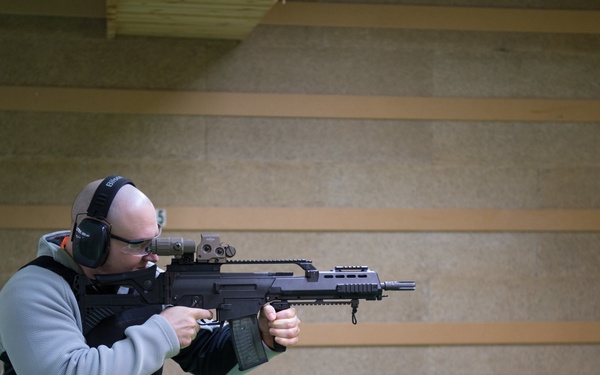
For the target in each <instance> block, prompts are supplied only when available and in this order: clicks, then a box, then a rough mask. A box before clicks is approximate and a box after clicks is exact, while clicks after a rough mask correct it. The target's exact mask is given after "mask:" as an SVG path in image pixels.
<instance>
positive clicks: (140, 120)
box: [0, 16, 600, 374]
mask: <svg viewBox="0 0 600 375" xmlns="http://www.w3.org/2000/svg"><path fill="white" fill-rule="evenodd" d="M599 66H600V37H599V36H598V35H581V34H576V35H564V34H562V35H561V34H519V33H490V32H488V33H476V32H459V31H456V32H448V31H410V30H380V29H338V28H315V27H275V26H259V27H258V28H257V29H256V30H255V31H254V32H253V33H252V34H251V35H250V37H249V38H248V39H247V40H245V41H244V42H242V43H240V44H237V43H234V42H226V41H203V40H184V39H159V38H127V37H121V38H117V39H115V40H106V39H105V38H104V25H103V22H102V21H100V20H89V19H83V20H82V19H49V18H36V17H16V16H1V17H0V85H4V86H52V87H84V88H88V87H89V88H122V89H165V90H191V91H231V92H265V93H308V94H336V95H390V96H441V97H443V96H465V97H510V98H527V97H535V98H561V99H563V98H574V99H599V98H600V73H599V70H598V67H599ZM0 139H1V144H2V147H0V168H1V171H2V174H1V177H0V191H1V192H2V194H1V195H0V204H27V205H29V204H31V205H47V204H50V205H55V204H56V205H67V204H70V203H71V201H72V199H73V197H74V196H75V194H76V193H77V192H78V191H79V189H80V188H81V187H82V186H83V185H84V184H85V183H87V182H89V181H91V180H94V179H97V178H101V177H104V176H105V175H107V174H111V173H117V174H122V175H125V176H128V177H129V178H131V179H132V180H134V181H135V182H136V184H137V185H138V186H139V187H140V188H141V189H142V190H144V191H145V192H146V193H147V194H148V195H149V196H150V197H151V198H152V199H153V200H154V202H155V203H156V206H157V207H160V206H197V207H356V208H442V209H443V208H500V209H523V208H527V209H547V208H549V209H600V197H599V195H598V191H600V147H599V146H598V145H600V128H599V127H598V123H564V122H557V123H529V122H527V123H526V122H461V121H410V120H359V119H350V120H346V119H318V118H317V119H299V118H260V117H258V118H256V117H208V116H171V115H161V116H158V115H134V114H100V113H46V112H23V111H4V112H0ZM43 232H44V231H42V230H39V229H35V228H31V229H27V228H26V229H7V228H0V243H2V246H0V257H1V262H0V285H1V284H3V283H4V282H5V281H6V280H7V279H8V278H9V277H10V275H11V274H12V273H13V272H14V271H15V270H16V269H17V268H18V267H19V266H20V265H22V264H24V263H25V262H26V261H27V260H28V259H30V258H32V257H34V256H35V252H36V243H37V239H38V238H39V236H40V235H41V234H42V233H43ZM166 233H167V234H169V235H183V236H186V237H189V238H195V239H198V238H199V234H198V233H189V232H174V231H169V230H168V226H167V230H166ZM221 237H222V239H223V240H225V241H227V242H229V243H231V244H233V245H235V246H236V247H237V248H238V254H240V255H239V257H242V258H249V259H256V258H267V259H270V258H308V259H312V260H313V261H314V263H315V265H316V266H317V267H318V268H319V269H330V268H332V267H333V266H335V265H338V264H367V265H369V266H370V267H371V268H373V269H375V270H377V271H378V272H379V273H380V276H381V278H382V279H414V280H415V281H416V282H417V284H418V289H417V291H415V292H411V293H404V294H401V295H394V296H393V297H391V298H388V299H387V300H385V301H384V302H380V303H364V304H363V305H361V307H360V309H359V315H358V318H359V321H360V322H361V323H376V322H514V321H598V320H599V319H600V297H599V296H600V276H599V273H598V271H599V270H600V247H599V245H598V244H599V243H600V234H599V233H597V232H581V233H574V232H558V233H553V232H550V233H535V232H533V233H532V232H524V233H515V232H500V233H463V232H451V233H440V232H415V233H412V232H391V233H378V232H364V233H363V232H352V233H333V232H314V233H313V232H225V233H221ZM241 254H243V255H241ZM299 310H300V313H301V318H302V320H303V321H304V322H306V323H316V322H326V323H328V322H348V321H349V319H350V312H349V308H347V307H345V306H344V307H331V308H308V307H306V308H304V307H303V308H300V309H299ZM275 361H276V363H275V362H274V363H273V364H271V365H267V366H263V367H262V368H260V369H258V370H257V371H256V373H257V374H275V373H281V372H283V371H285V372H286V373H288V374H305V373H316V374H323V373H328V372H344V373H347V374H367V373H379V374H400V373H406V374H575V373H577V374H596V373H597V371H598V368H600V347H598V346H597V345H527V346H514V345H498V346H425V347H420V346H415V347H356V348H307V347H302V348H294V349H292V350H289V351H288V353H286V354H285V356H282V357H281V358H277V359H276V360H275ZM169 373H170V374H176V373H179V372H178V371H177V370H176V369H175V368H174V367H173V366H171V364H169Z"/></svg>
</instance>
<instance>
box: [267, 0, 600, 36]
mask: <svg viewBox="0 0 600 375" xmlns="http://www.w3.org/2000/svg"><path fill="white" fill-rule="evenodd" d="M598 20H600V11H596V10H555V9H506V8H477V7H448V6H411V5H389V4H333V3H302V2H290V3H286V4H280V3H278V4H276V5H275V6H274V7H273V8H271V10H270V11H269V13H267V14H266V16H265V17H264V18H263V20H262V21H261V23H262V24H265V25H281V26H313V27H315V26H317V27H319V26H320V27H357V28H387V29H418V30H465V31H494V32H531V33H583V34H599V33H600V22H599V21H598Z"/></svg>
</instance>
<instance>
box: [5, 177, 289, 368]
mask: <svg viewBox="0 0 600 375" xmlns="http://www.w3.org/2000/svg"><path fill="white" fill-rule="evenodd" d="M72 222H73V229H72V230H71V231H70V232H69V231H61V232H55V233H50V234H48V235H45V236H43V237H42V238H41V239H40V243H39V248H38V260H39V259H45V260H48V261H49V262H51V265H48V262H46V263H38V264H36V263H34V264H33V265H28V266H26V267H24V268H22V269H21V270H19V271H18V272H17V273H16V274H15V275H14V276H13V277H12V278H11V279H10V280H9V281H8V282H7V283H6V285H5V286H4V288H3V289H2V291H1V292H0V353H2V356H1V357H0V358H1V359H2V360H3V361H4V362H5V372H4V374H5V375H11V374H19V375H28V374H110V375H116V374H126V375H134V374H153V373H154V374H160V373H161V371H162V370H161V369H162V365H163V362H164V360H165V359H167V358H174V359H175V360H176V361H177V362H179V363H180V365H181V366H182V368H183V369H184V370H185V371H189V372H192V373H204V374H219V373H220V374H224V373H228V372H229V373H236V372H237V368H238V366H237V365H236V362H237V360H236V358H235V355H234V352H233V346H232V344H231V339H230V334H229V329H228V327H227V326H225V327H223V328H213V329H201V326H200V325H199V324H198V321H199V320H201V319H211V318H212V313H211V311H208V310H203V309H197V308H188V307H183V306H172V307H167V308H165V309H163V310H162V311H157V313H153V314H149V317H143V321H142V322H140V324H136V325H131V326H128V327H127V328H126V329H125V330H124V332H122V333H121V334H122V336H120V337H119V339H118V340H112V341H114V342H110V343H107V344H106V345H102V344H100V345H98V344H92V343H91V342H88V338H87V337H84V335H83V333H82V319H81V315H80V312H79V307H78V305H77V300H76V298H75V296H74V294H73V291H72V289H71V285H70V284H69V282H68V281H67V280H68V277H67V276H65V274H68V273H69V272H73V271H75V272H77V273H80V274H81V273H82V274H84V275H85V276H86V277H88V278H90V279H94V277H95V275H98V274H111V273H121V272H128V271H135V270H140V269H144V268H146V267H148V266H149V265H152V264H155V263H156V262H157V261H158V256H157V255H156V254H153V253H151V252H150V243H151V241H152V239H153V238H155V237H157V236H159V235H160V226H158V224H157V222H156V213H155V208H154V205H153V204H152V202H151V201H150V199H149V198H148V197H147V196H146V195H144V193H142V192H141V191H140V190H138V189H137V188H136V187H135V186H134V185H133V183H132V182H131V181H130V180H128V179H125V178H123V177H120V176H109V177H107V178H105V179H104V180H98V181H94V182H92V183H90V184H88V185H87V186H86V187H85V188H84V189H83V190H82V191H81V193H80V194H79V195H78V196H77V197H76V199H75V201H74V203H73V207H72ZM48 257H51V259H49V258H48ZM52 259H53V260H52ZM56 262H57V263H56ZM64 270H66V272H64ZM299 324H300V320H299V319H298V317H297V316H296V312H295V310H294V309H288V310H283V311H279V312H275V309H274V308H273V307H271V306H264V307H263V308H262V310H261V313H260V316H259V327H260V333H261V337H262V339H263V342H264V344H265V345H266V346H267V347H268V348H273V347H274V341H276V342H277V343H279V344H281V345H283V346H292V345H295V344H296V342H297V341H298V334H299V332H300V330H299ZM110 330H111V329H110V327H109V329H108V331H110ZM101 333H102V332H101ZM89 341H92V340H91V339H90V340H89ZM267 350H268V351H269V349H267ZM273 354H274V352H272V351H269V356H272V355H273Z"/></svg>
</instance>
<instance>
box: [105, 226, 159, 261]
mask: <svg viewBox="0 0 600 375" xmlns="http://www.w3.org/2000/svg"><path fill="white" fill-rule="evenodd" d="M157 225H158V234H157V235H156V236H154V237H152V238H144V239H139V240H129V239H127V238H123V237H120V236H117V235H114V234H112V233H111V234H110V237H111V238H114V239H115V240H119V241H121V242H124V243H126V244H127V246H125V247H123V248H121V251H122V252H124V253H126V254H129V255H134V256H140V257H143V256H146V255H148V254H150V253H151V252H152V240H154V239H155V238H158V237H160V234H161V233H162V227H161V226H160V224H157Z"/></svg>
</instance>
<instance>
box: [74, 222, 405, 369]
mask: <svg viewBox="0 0 600 375" xmlns="http://www.w3.org/2000/svg"><path fill="white" fill-rule="evenodd" d="M151 246H152V247H151V248H152V252H153V253H156V254H158V255H171V256H173V258H172V260H171V264H169V265H167V267H166V271H165V272H162V273H160V274H159V275H158V276H156V274H157V272H156V271H157V268H156V265H154V266H152V267H149V268H147V269H145V270H141V271H132V272H125V273H119V274H111V275H96V279H95V280H94V281H91V280H89V279H87V278H86V277H84V276H81V275H80V276H77V277H76V280H75V282H74V284H73V289H74V290H75V293H76V296H77V299H78V302H79V308H80V311H81V316H82V319H83V321H84V327H83V332H84V335H85V334H87V333H88V332H90V331H91V330H92V329H93V328H94V327H95V326H96V325H98V324H99V322H101V321H102V320H103V319H105V318H107V317H111V316H114V315H115V314H117V313H119V312H123V311H125V310H128V309H132V308H136V307H142V306H147V305H154V306H156V307H158V310H160V309H161V308H162V306H168V305H182V306H188V307H197V308H202V309H207V310H211V309H216V313H217V320H218V321H221V322H225V321H227V322H229V326H230V331H231V336H232V342H233V346H234V349H235V352H236V356H237V359H238V365H239V369H240V370H246V369H249V368H252V367H254V366H257V365H259V364H262V363H264V362H266V361H267V357H266V354H265V350H264V348H263V345H262V339H261V337H260V332H259V329H258V320H257V314H258V312H259V311H260V309H261V308H262V306H263V305H265V304H266V303H271V305H273V306H274V308H275V310H276V311H281V310H284V309H287V308H289V307H290V306H291V305H339V304H349V305H350V306H351V308H352V322H353V323H354V324H356V323H357V319H356V312H357V310H358V303H359V300H361V299H364V300H373V301H374V300H381V299H382V298H383V297H387V296H386V295H384V294H383V290H414V289H415V283H414V282H413V281H385V282H380V281H379V277H378V275H377V273H376V272H375V271H372V270H370V269H369V268H368V267H366V266H337V267H335V269H334V270H331V271H319V270H317V269H316V268H315V267H314V266H313V264H312V262H311V261H310V260H306V259H289V260H231V259H229V258H232V257H233V256H235V254H236V249H235V248H234V247H233V246H229V245H227V244H224V243H221V241H220V237H219V235H218V234H215V233H209V234H202V236H201V242H200V244H199V245H198V246H197V247H196V243H195V241H193V240H186V239H183V238H179V237H159V238H156V239H154V240H153V242H152V245H151ZM224 264H233V265H242V264H268V265H273V264H294V265H297V266H299V267H300V268H301V269H302V270H303V272H304V275H303V276H299V275H298V276H294V273H293V272H260V273H257V272H221V266H223V265H224ZM98 286H102V287H106V286H124V287H128V288H133V289H134V290H135V292H134V293H130V294H112V293H111V294H93V293H91V290H92V289H94V288H97V287H98ZM221 324H222V323H221ZM275 345H276V350H278V351H284V350H285V347H283V346H281V345H279V344H277V343H275Z"/></svg>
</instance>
